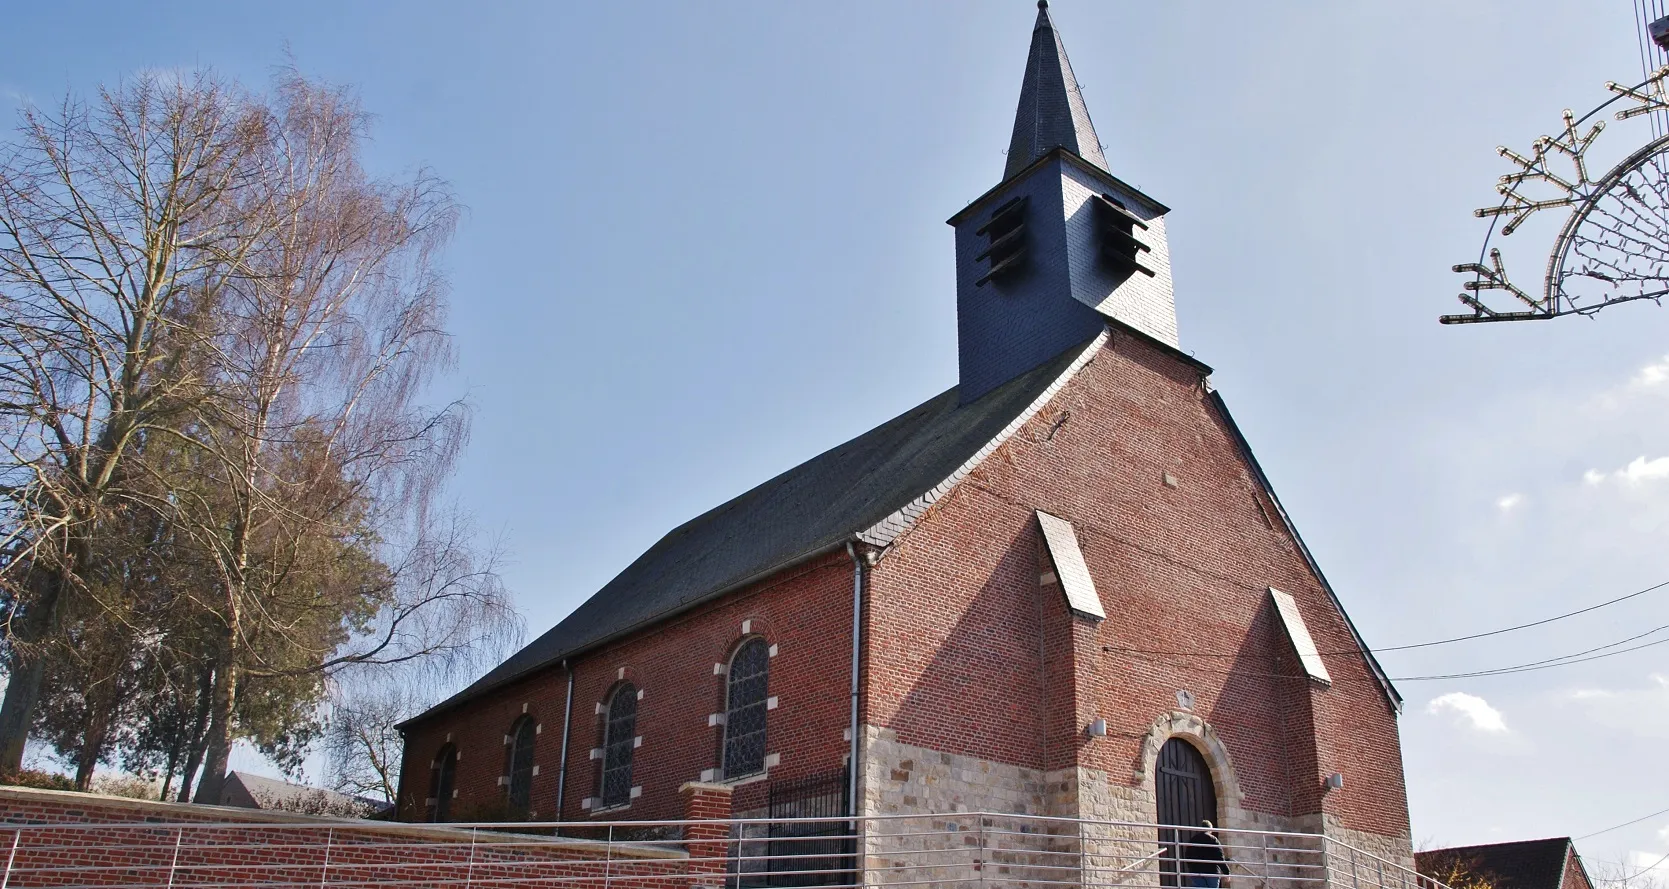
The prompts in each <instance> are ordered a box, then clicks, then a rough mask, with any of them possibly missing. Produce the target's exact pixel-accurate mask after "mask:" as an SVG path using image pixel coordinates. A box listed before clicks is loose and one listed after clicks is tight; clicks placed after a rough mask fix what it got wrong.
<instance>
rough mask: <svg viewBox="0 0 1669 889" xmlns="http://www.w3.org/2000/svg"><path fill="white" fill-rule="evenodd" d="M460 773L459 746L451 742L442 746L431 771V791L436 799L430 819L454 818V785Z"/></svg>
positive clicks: (445, 819)
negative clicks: (454, 745)
mask: <svg viewBox="0 0 1669 889" xmlns="http://www.w3.org/2000/svg"><path fill="white" fill-rule="evenodd" d="M457 774H458V748H456V747H453V746H452V745H451V744H448V745H446V746H445V747H442V748H440V754H439V755H437V756H436V757H435V761H434V770H433V771H432V772H430V778H429V793H430V798H431V799H433V800H434V801H435V803H434V806H433V807H432V808H431V809H430V810H429V820H430V821H450V820H452V785H453V783H454V779H455V778H456V777H457Z"/></svg>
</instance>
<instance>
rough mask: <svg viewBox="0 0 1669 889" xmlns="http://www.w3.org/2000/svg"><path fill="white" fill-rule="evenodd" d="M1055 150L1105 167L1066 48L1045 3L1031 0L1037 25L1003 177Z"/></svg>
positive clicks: (1046, 0) (1033, 34)
mask: <svg viewBox="0 0 1669 889" xmlns="http://www.w3.org/2000/svg"><path fill="white" fill-rule="evenodd" d="M1056 146H1060V147H1062V148H1065V149H1067V150H1068V151H1071V152H1073V153H1075V154H1077V155H1078V156H1079V157H1081V158H1083V159H1084V160H1086V161H1089V162H1090V163H1092V164H1094V165H1096V166H1097V167H1100V168H1101V169H1103V170H1105V169H1107V159H1106V158H1104V157H1102V156H1101V143H1100V141H1099V140H1097V139H1096V138H1095V126H1094V125H1093V124H1091V123H1090V120H1089V109H1088V108H1086V107H1084V95H1083V93H1082V92H1081V91H1080V90H1079V89H1078V79H1077V78H1076V77H1074V76H1072V63H1071V62H1068V61H1067V59H1066V47H1065V46H1063V45H1061V38H1060V33H1059V32H1058V31H1056V30H1055V23H1054V22H1053V21H1051V20H1050V19H1049V0H1037V24H1036V25H1034V26H1033V27H1032V48H1031V53H1030V54H1029V55H1027V57H1026V79H1025V82H1024V83H1022V84H1021V86H1020V108H1019V110H1018V111H1016V112H1015V114H1014V136H1013V138H1011V139H1009V142H1008V166H1007V168H1006V169H1004V171H1003V178H1004V179H1007V178H1009V177H1010V176H1013V175H1014V174H1015V173H1018V172H1020V171H1021V170H1024V169H1025V168H1026V167H1028V166H1030V165H1031V163H1032V161H1035V160H1037V159H1038V158H1040V157H1042V156H1043V155H1045V154H1047V153H1048V152H1049V151H1050V150H1051V149H1053V148H1055V147H1056Z"/></svg>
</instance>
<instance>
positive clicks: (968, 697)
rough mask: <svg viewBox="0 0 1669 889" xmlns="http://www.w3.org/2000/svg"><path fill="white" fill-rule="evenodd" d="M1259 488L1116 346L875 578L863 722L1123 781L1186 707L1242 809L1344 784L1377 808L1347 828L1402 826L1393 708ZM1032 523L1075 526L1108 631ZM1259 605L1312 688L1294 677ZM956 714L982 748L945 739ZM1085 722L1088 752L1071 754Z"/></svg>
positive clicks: (973, 475) (1144, 351) (1201, 421)
mask: <svg viewBox="0 0 1669 889" xmlns="http://www.w3.org/2000/svg"><path fill="white" fill-rule="evenodd" d="M1260 478H1261V474H1260V473H1259V472H1258V471H1257V470H1256V468H1255V466H1253V465H1252V464H1251V463H1250V462H1249V461H1248V459H1247V458H1246V456H1245V452H1243V450H1242V448H1241V446H1240V442H1239V439H1238V433H1237V432H1236V431H1235V430H1233V428H1232V426H1231V425H1230V424H1229V423H1228V421H1227V415H1226V414H1224V413H1222V412H1221V411H1220V410H1219V409H1218V401H1217V399H1216V398H1215V397H1214V396H1213V395H1212V393H1209V392H1208V391H1207V390H1206V387H1205V385H1204V376H1203V373H1202V369H1201V367H1200V366H1199V365H1197V363H1194V362H1192V361H1191V359H1188V358H1186V356H1183V355H1181V354H1180V353H1176V352H1174V350H1171V349H1169V348H1167V347H1165V346H1163V345H1160V344H1156V343H1153V342H1152V341H1151V340H1149V339H1147V338H1145V337H1142V336H1140V335H1137V334H1134V333H1132V332H1129V331H1125V330H1122V329H1118V330H1115V331H1114V332H1113V333H1112V335H1111V337H1110V338H1109V341H1108V342H1107V343H1106V344H1105V345H1104V346H1102V347H1101V348H1100V349H1099V350H1097V352H1096V353H1095V354H1094V355H1093V356H1091V358H1090V360H1089V361H1088V362H1087V363H1086V364H1085V365H1084V367H1083V368H1082V369H1081V370H1079V372H1078V373H1077V374H1076V375H1075V376H1074V377H1073V378H1072V379H1071V380H1069V381H1068V382H1067V383H1066V384H1065V385H1064V386H1062V387H1061V389H1060V391H1059V392H1058V393H1056V394H1055V396H1054V397H1053V398H1052V399H1051V400H1050V401H1049V403H1048V404H1047V405H1045V406H1043V407H1042V408H1041V409H1040V410H1039V411H1038V412H1037V414H1036V415H1035V416H1034V417H1033V418H1032V419H1031V420H1030V421H1029V422H1027V423H1026V424H1025V425H1024V426H1023V427H1022V428H1021V429H1019V430H1018V431H1017V432H1016V433H1015V434H1014V435H1012V436H1011V437H1010V438H1009V439H1008V440H1007V442H1006V443H1005V444H1003V445H1002V447H1000V448H998V449H997V450H996V451H995V452H994V453H993V454H991V455H990V456H989V457H988V458H987V459H986V460H985V461H983V462H982V463H981V464H980V466H979V467H978V468H976V469H974V470H973V471H972V472H970V473H969V475H968V476H967V478H966V479H965V480H964V481H963V482H962V483H961V484H960V485H958V486H956V488H955V489H954V490H953V491H951V492H949V493H948V494H947V495H946V496H944V497H942V498H941V499H940V501H939V502H938V503H937V504H936V505H935V506H934V508H933V509H932V510H931V511H929V512H928V513H927V514H925V515H924V516H922V518H921V519H920V520H919V521H918V522H917V524H916V525H915V527H914V528H913V529H911V530H910V531H909V532H908V533H906V534H904V535H902V536H901V537H899V538H898V539H897V540H896V541H895V542H894V544H893V547H892V548H891V549H890V550H889V551H888V552H887V553H885V554H884V555H883V556H882V558H881V560H880V561H879V562H878V563H877V565H876V566H875V568H874V569H873V573H872V578H871V583H872V586H873V592H872V593H871V606H870V607H871V612H870V615H871V616H870V624H869V629H868V631H867V632H868V634H869V640H868V645H867V647H866V652H867V656H868V657H869V658H870V659H871V661H870V666H869V670H871V671H872V675H873V676H875V677H877V678H876V679H875V680H873V681H872V684H871V689H872V693H871V698H870V701H869V709H868V720H867V721H869V722H871V723H873V724H874V725H875V726H877V728H879V729H884V730H885V731H887V732H889V733H891V734H890V735H889V737H894V738H896V739H897V741H898V742H899V743H903V744H913V745H921V746H925V747H931V748H933V749H939V750H947V751H949V752H951V753H954V754H959V755H964V756H969V757H974V758H979V759H990V760H996V761H1000V762H1004V763H1010V764H1013V765H1016V766H1019V767H1023V768H1031V769H1039V770H1048V769H1059V768H1064V767H1068V766H1071V765H1073V764H1082V765H1086V766H1089V767H1093V768H1095V769H1097V770H1100V771H1102V772H1105V773H1106V774H1107V775H1109V776H1110V777H1109V780H1111V781H1114V782H1119V783H1127V782H1129V781H1131V780H1132V778H1131V775H1132V770H1131V764H1132V763H1135V762H1139V760H1140V755H1141V750H1140V741H1139V739H1140V738H1142V737H1144V736H1145V734H1146V732H1147V730H1148V726H1149V725H1150V724H1151V723H1152V722H1153V720H1154V719H1155V718H1156V717H1158V716H1160V715H1163V714H1166V713H1169V712H1171V711H1175V710H1177V709H1179V708H1180V707H1182V701H1183V700H1184V699H1186V700H1187V701H1188V708H1187V709H1190V710H1191V712H1193V713H1197V714H1199V716H1200V717H1201V718H1202V719H1203V720H1204V721H1205V723H1207V724H1209V725H1211V726H1212V727H1213V728H1214V730H1215V731H1216V733H1217V735H1218V736H1220V737H1221V738H1222V743H1223V744H1224V745H1225V747H1226V748H1227V749H1229V750H1231V751H1233V752H1234V755H1235V757H1236V760H1237V765H1238V766H1239V768H1240V770H1241V774H1242V776H1246V775H1251V776H1255V777H1254V778H1252V779H1250V780H1247V779H1245V778H1244V777H1243V780H1244V781H1245V793H1246V798H1245V799H1244V800H1242V801H1241V803H1243V804H1244V805H1246V806H1248V807H1250V808H1255V809H1256V810H1258V811H1266V812H1276V813H1288V812H1305V811H1313V810H1314V808H1315V807H1316V806H1319V805H1321V793H1320V791H1319V790H1317V789H1316V788H1319V786H1320V782H1321V779H1322V778H1323V777H1325V776H1324V775H1321V774H1317V775H1315V776H1314V781H1311V780H1310V777H1311V776H1310V774H1309V773H1311V772H1315V771H1317V770H1323V771H1326V770H1332V771H1347V770H1348V771H1351V772H1353V773H1356V774H1358V775H1360V776H1361V777H1359V778H1358V780H1361V781H1365V782H1367V783H1369V785H1370V786H1368V787H1364V788H1360V794H1361V797H1362V798H1364V799H1388V800H1391V802H1390V803H1386V804H1383V805H1379V804H1376V806H1377V808H1376V810H1375V814H1374V815H1373V817H1371V818H1368V816H1364V818H1365V819H1366V820H1364V821H1363V822H1362V823H1363V824H1364V825H1366V826H1367V828H1372V829H1379V830H1383V831H1385V832H1387V833H1391V834H1395V833H1396V832H1397V830H1398V828H1397V825H1398V824H1399V823H1400V824H1402V825H1404V828H1405V826H1406V811H1405V809H1401V808H1399V807H1400V806H1401V803H1400V800H1401V794H1402V791H1401V784H1400V780H1401V777H1400V774H1401V773H1400V754H1399V752H1398V746H1397V742H1396V728H1395V718H1394V701H1393V699H1392V698H1391V697H1390V690H1389V688H1388V686H1385V685H1382V684H1381V681H1380V677H1379V676H1378V675H1376V673H1375V671H1374V669H1373V667H1372V665H1371V661H1370V660H1369V659H1368V657H1367V656H1366V654H1365V652H1363V651H1362V650H1361V649H1360V648H1359V646H1358V643H1357V640H1356V638H1355V636H1354V633H1353V632H1352V630H1351V629H1350V627H1349V624H1348V622H1347V620H1346V618H1345V616H1344V614H1343V612H1342V610H1340V609H1339V608H1338V607H1337V606H1336V604H1335V602H1334V600H1333V599H1332V597H1331V596H1330V594H1329V593H1328V592H1327V591H1326V589H1325V588H1324V587H1323V584H1322V582H1321V579H1320V578H1319V576H1318V575H1317V574H1316V573H1315V572H1314V571H1312V570H1311V566H1310V563H1309V561H1308V560H1307V558H1306V555H1305V553H1304V552H1303V551H1302V549H1301V547H1300V545H1299V543H1298V542H1297V540H1296V539H1295V538H1294V537H1293V536H1292V535H1291V534H1290V533H1289V532H1288V526H1287V524H1286V522H1285V521H1284V517H1283V516H1282V515H1281V514H1280V513H1279V511H1278V509H1279V508H1278V505H1277V504H1276V503H1275V502H1274V501H1273V499H1272V498H1271V497H1269V495H1268V494H1267V492H1266V491H1265V490H1264V488H1263V486H1262V484H1261V480H1260ZM1039 511H1041V512H1044V513H1047V514H1049V515H1050V516H1052V517H1056V518H1057V519H1059V520H1061V521H1064V522H1070V523H1071V526H1072V529H1073V530H1074V532H1075V538H1076V542H1077V544H1078V546H1079V548H1080V550H1081V554H1082V559H1083V561H1084V564H1085V565H1086V566H1087V570H1088V572H1089V575H1090V578H1089V579H1090V580H1091V581H1092V582H1093V588H1094V591H1095V592H1096V594H1097V595H1098V596H1099V605H1100V607H1101V609H1102V610H1103V611H1104V612H1105V615H1106V619H1105V620H1100V621H1097V620H1093V619H1091V618H1090V617H1088V616H1086V615H1083V614H1081V613H1080V614H1074V613H1073V612H1074V611H1075V609H1073V608H1071V606H1070V603H1069V601H1068V598H1067V597H1066V596H1065V595H1063V592H1062V589H1061V587H1060V586H1058V585H1054V583H1055V581H1056V580H1057V578H1058V575H1056V576H1053V577H1052V576H1051V574H1054V573H1055V572H1054V571H1053V570H1052V566H1051V565H1050V563H1049V553H1050V547H1049V544H1048V541H1046V540H1045V539H1044V538H1045V534H1044V531H1043V529H1042V528H1041V527H1040V525H1039V523H1038V519H1037V514H1038V512H1039ZM1271 587H1273V588H1275V589H1277V590H1280V591H1282V592H1283V593H1289V594H1290V595H1291V598H1292V602H1293V614H1294V615H1295V616H1298V617H1299V619H1300V620H1301V622H1302V625H1303V626H1304V627H1305V628H1306V629H1307V631H1308V633H1309V634H1310V635H1311V637H1312V638H1313V642H1312V645H1311V652H1314V653H1315V654H1314V657H1315V658H1317V663H1318V665H1325V666H1324V669H1326V670H1327V671H1328V673H1329V674H1330V676H1331V678H1332V680H1333V684H1332V686H1331V687H1328V686H1326V685H1323V684H1322V683H1320V682H1316V681H1315V680H1314V679H1312V678H1311V677H1310V675H1309V674H1307V673H1306V672H1305V664H1304V662H1303V660H1301V659H1300V655H1299V652H1298V649H1296V648H1295V646H1294V642H1293V639H1292V636H1291V635H1290V634H1289V633H1288V631H1287V629H1286V628H1285V624H1284V623H1283V620H1282V617H1281V615H1280V611H1279V609H1278V608H1277V606H1276V604H1275V599H1274V597H1273V596H1272V595H1271V593H1270V588H1271ZM1307 653H1308V652H1307ZM882 677H885V678H884V679H883V678H882ZM1183 693H1185V695H1183ZM974 714H977V716H975V715H974ZM969 718H974V719H977V721H978V724H979V726H980V730H979V731H978V732H968V733H959V734H957V735H956V736H955V737H946V736H945V734H944V733H943V732H942V726H943V725H945V724H947V720H948V721H950V722H952V723H954V724H963V722H964V721H965V720H967V719H969ZM1096 719H1105V720H1106V721H1107V723H1108V725H1107V726H1106V736H1105V737H1104V738H1091V737H1089V736H1088V735H1087V734H1086V731H1085V726H1087V725H1089V723H1091V722H1093V721H1094V720H1096ZM1294 732H1296V734H1297V737H1293V736H1292V734H1293V733H1294ZM1306 748H1307V750H1306ZM1295 766H1296V768H1297V771H1298V774H1296V775H1294V774H1293V770H1294V768H1295ZM1364 772H1367V774H1365V775H1364V774H1363V773H1364ZM1369 775H1371V777H1370V776H1369ZM1121 776H1122V777H1121ZM1289 776H1290V777H1289ZM1086 817H1087V814H1086Z"/></svg>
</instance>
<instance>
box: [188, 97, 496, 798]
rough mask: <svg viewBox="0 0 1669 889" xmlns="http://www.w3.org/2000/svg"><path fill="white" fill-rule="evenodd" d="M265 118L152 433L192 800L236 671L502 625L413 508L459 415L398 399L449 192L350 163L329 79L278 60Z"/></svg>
mask: <svg viewBox="0 0 1669 889" xmlns="http://www.w3.org/2000/svg"><path fill="white" fill-rule="evenodd" d="M269 115H270V119H269V123H268V125H267V127H265V128H264V130H263V132H264V133H266V134H267V138H266V139H265V141H263V143H262V145H261V146H260V149H259V150H257V151H254V152H251V153H250V154H249V155H248V168H247V172H246V174H245V175H246V176H247V178H248V179H250V180H251V181H254V182H257V183H259V185H258V186H257V187H255V188H253V189H251V190H250V191H249V192H248V193H246V194H244V195H240V198H242V201H241V202H240V204H239V206H238V207H237V209H236V212H237V213H238V214H239V215H240V216H245V217H250V218H253V219H258V220H260V221H259V222H257V223H256V224H253V225H251V226H249V229H250V231H251V235H252V237H251V239H250V242H249V243H248V244H242V245H240V246H241V247H244V248H245V249H242V250H241V251H240V253H239V261H238V266H237V269H236V271H235V272H234V273H233V274H232V275H230V276H229V278H228V280H227V281H226V285H225V287H224V288H223V289H222V291H221V292H220V299H219V300H218V301H217V304H216V306H215V311H214V314H213V317H212V319H211V321H210V323H209V324H208V325H207V327H208V329H209V330H210V334H209V336H208V338H207V339H206V340H205V345H206V348H205V350H204V352H203V358H202V362H203V364H204V366H205V367H207V368H208V370H207V371H206V372H205V374H204V376H205V378H206V381H205V388H204V391H205V393H206V395H205V397H204V398H203V399H201V401H200V402H198V404H199V405H200V411H201V413H200V414H199V416H198V418H197V420H196V421H195V422H193V423H192V424H190V425H189V426H188V427H185V428H183V429H180V430H177V431H176V430H170V432H171V433H173V434H178V435H179V436H180V438H181V440H182V441H183V442H185V443H186V446H187V451H188V453H187V454H186V455H185V457H186V459H185V461H184V464H185V465H184V471H185V472H186V473H187V475H188V476H190V477H192V478H196V479H198V480H200V482H201V484H199V485H196V486H187V485H180V484H170V485H166V487H167V489H168V490H169V492H170V495H171V501H170V506H171V507H172V508H173V509H174V510H175V513H176V515H177V516H178V517H179V518H178V521H179V523H180V526H181V528H182V529H183V530H184V533H186V534H189V535H190V536H192V537H193V539H194V540H195V541H196V542H197V544H198V546H199V547H200V549H201V551H202V552H203V553H204V554H205V561H206V562H207V563H208V564H209V565H210V566H211V571H212V574H213V575H214V577H215V584H214V589H213V590H212V592H209V593H206V594H205V595H204V596H203V599H202V601H201V602H200V605H201V606H202V608H203V610H204V611H205V612H206V613H208V614H210V615H211V616H212V618H213V623H214V625H215V627H216V634H215V635H216V638H215V639H214V642H213V653H212V657H213V663H214V684H213V690H212V694H211V698H210V709H209V726H208V735H207V738H208V741H207V750H206V754H205V761H204V770H203V777H202V779H201V780H200V782H199V784H198V789H197V796H196V798H197V799H198V800H199V801H204V800H209V801H212V800H216V799H218V798H219V795H220V784H221V781H222V779H223V778H224V775H225V770H226V763H227V758H228V756H229V754H230V750H231V743H232V740H233V737H234V726H233V719H234V715H235V714H236V712H237V709H238V704H237V702H238V699H239V695H240V694H241V690H240V683H242V682H244V681H254V682H261V681H269V682H270V681H275V680H279V679H283V678H291V679H294V678H298V677H304V676H306V677H314V678H315V679H318V680H320V681H322V677H323V675H325V674H328V673H329V672H331V671H333V670H336V669H339V668H341V667H344V666H347V665H351V664H363V663H377V664H391V663H403V662H414V661H423V662H427V663H435V662H442V663H444V662H446V661H448V660H451V659H453V658H455V657H456V656H458V655H459V654H460V653H462V652H466V651H467V650H468V649H469V648H470V647H471V646H472V645H475V644H476V643H478V642H479V641H480V640H481V639H482V638H484V637H488V636H491V635H494V634H497V633H500V632H502V631H503V630H504V629H505V628H506V627H509V626H513V625H514V624H515V618H514V614H513V612H512V611H511V609H510V607H509V603H508V600H507V597H506V596H505V595H504V591H503V589H502V586H501V585H500V583H499V582H498V578H497V575H496V574H494V573H492V572H491V571H490V570H477V569H476V568H475V567H474V566H473V565H472V564H471V563H470V560H469V558H468V556H467V552H468V550H469V547H470V545H471V541H470V540H469V539H467V535H464V534H463V533H462V531H463V529H462V527H461V526H458V525H448V524H446V523H444V522H441V523H437V522H436V521H434V520H433V515H432V511H431V509H430V507H431V505H432V503H433V500H434V498H435V496H436V494H437V492H438V488H439V484H440V482H441V481H442V480H444V478H445V477H446V475H447V473H448V472H449V470H450V468H451V464H452V460H453V458H454V457H455V455H456V453H457V449H458V447H459V446H460V445H461V443H462V441H463V437H464V432H465V429H466V426H467V416H466V414H465V411H464V409H463V406H462V405H461V404H458V403H451V404H444V405H441V406H439V407H438V408H429V407H426V406H425V405H423V404H421V403H420V402H419V400H418V399H419V397H420V395H421V394H422V392H423V390H424V389H425V387H426V385H427V383H428V381H429V380H430V379H431V378H432V376H433V374H434V373H435V372H436V371H437V370H439V369H441V368H443V367H445V366H446V365H447V363H448V362H449V361H450V358H451V352H450V343H449V341H448V339H447V337H446V336H445V333H444V330H443V329H442V326H441V325H442V323H443V321H444V316H445V293H446V288H445V281H444V279H443V278H442V277H441V276H440V275H439V273H438V272H437V271H436V269H435V268H434V265H433V262H432V259H433V255H434V251H435V250H436V249H437V248H438V247H439V246H440V245H441V244H442V243H444V241H445V240H446V239H447V238H448V237H449V236H450V234H451V231H452V228H453V225H454V222H455V220H456V212H457V211H456V208H455V205H454V204H453V203H452V200H451V197H450V195H449V194H448V193H447V191H446V190H445V188H444V187H443V186H442V184H441V183H439V182H438V181H437V180H435V179H433V178H432V177H429V176H427V175H425V174H419V175H417V176H416V177H414V178H413V179H411V180H409V181H404V182H385V181H378V180H374V179H372V178H370V177H369V176H368V175H367V174H366V173H365V172H364V171H363V170H362V168H361V167H360V165H359V160H358V152H359V148H360V145H361V143H362V141H363V137H364V125H365V115H364V114H363V112H361V111H360V109H359V107H358V105H357V103H356V102H355V101H354V100H353V98H352V97H351V96H350V95H349V94H347V93H346V92H345V91H342V90H336V89H329V88H325V87H321V86H319V85H317V84H314V83H310V82H308V81H306V80H304V79H302V78H301V77H300V76H298V75H296V74H294V73H293V72H292V73H289V74H287V75H285V76H284V77H282V78H281V80H280V82H279V85H278V89H277V90H276V92H275V95H274V97H273V99H272V100H271V103H270V107H269ZM158 471H159V474H162V475H166V474H168V473H169V472H171V471H173V470H172V469H170V468H164V469H159V470H158ZM321 688H322V686H321Z"/></svg>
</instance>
